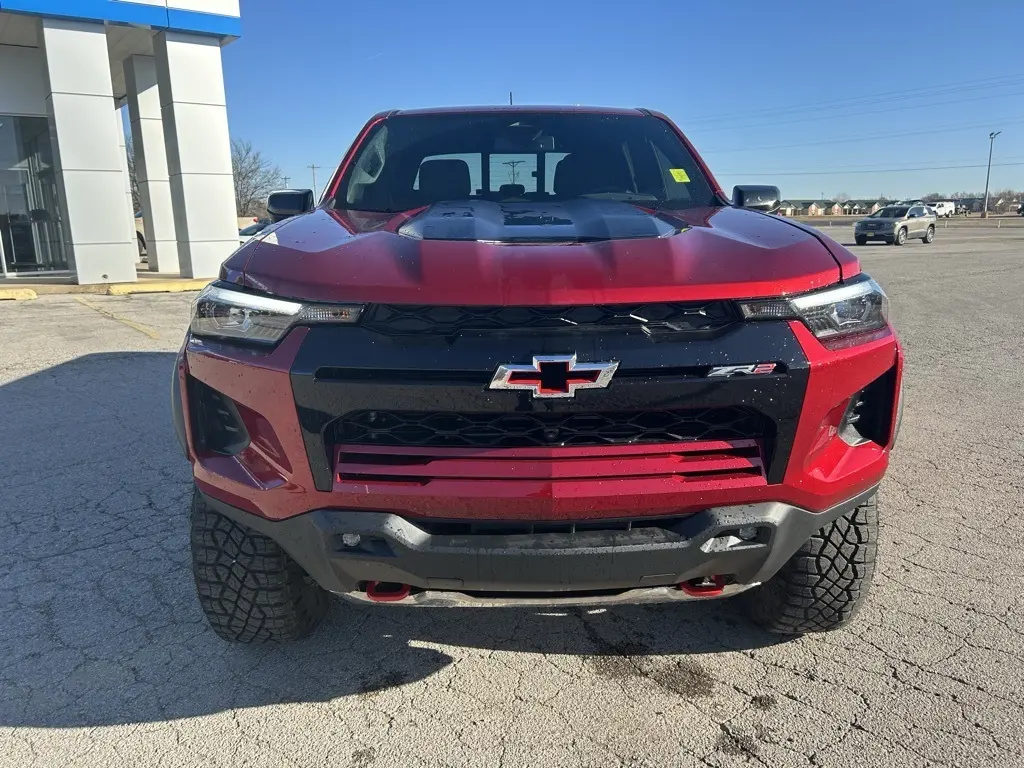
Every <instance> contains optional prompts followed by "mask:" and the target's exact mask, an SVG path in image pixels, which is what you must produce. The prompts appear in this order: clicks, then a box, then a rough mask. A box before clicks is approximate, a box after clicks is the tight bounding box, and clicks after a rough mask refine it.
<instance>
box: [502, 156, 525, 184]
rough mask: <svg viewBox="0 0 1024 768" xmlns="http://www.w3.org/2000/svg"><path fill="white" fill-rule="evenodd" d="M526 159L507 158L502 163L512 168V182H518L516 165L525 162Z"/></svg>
mask: <svg viewBox="0 0 1024 768" xmlns="http://www.w3.org/2000/svg"><path fill="white" fill-rule="evenodd" d="M525 162H526V161H525V160H506V161H505V162H504V163H502V165H507V166H508V167H509V168H511V169H512V183H513V184H515V183H516V166H517V165H519V164H520V163H525Z"/></svg>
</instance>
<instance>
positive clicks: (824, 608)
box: [742, 496, 878, 635]
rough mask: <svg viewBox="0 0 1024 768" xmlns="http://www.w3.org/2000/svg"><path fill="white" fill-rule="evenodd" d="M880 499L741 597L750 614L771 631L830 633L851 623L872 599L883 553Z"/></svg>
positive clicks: (824, 530)
mask: <svg viewBox="0 0 1024 768" xmlns="http://www.w3.org/2000/svg"><path fill="white" fill-rule="evenodd" d="M877 505H878V497H877V496H872V497H871V498H870V499H868V500H867V501H865V502H864V503H863V504H861V505H860V506H858V507H856V508H855V509H854V510H853V511H852V512H849V513H848V514H846V515H844V516H843V517H840V518H838V519H837V520H836V521H835V522H833V523H831V524H829V525H827V526H825V527H824V528H822V529H821V530H819V531H818V532H817V533H815V534H814V535H813V536H812V537H811V538H810V539H808V540H807V541H806V542H804V545H803V546H802V547H800V549H799V550H797V552H796V554H795V555H793V557H791V558H790V559H789V561H788V562H787V563H786V564H785V565H784V566H782V569H781V570H780V571H779V572H778V573H777V574H775V576H773V577H772V578H771V579H769V580H768V581H767V582H765V583H764V584H762V585H761V586H760V587H757V588H755V589H752V590H750V591H748V592H745V593H744V594H743V595H742V598H743V601H744V607H745V609H746V613H747V615H748V616H749V617H750V619H751V620H752V621H754V622H755V623H756V624H759V625H760V626H762V627H764V628H765V629H767V630H768V631H769V632H777V633H779V634H786V635H798V634H804V633H806V632H827V631H829V630H832V629H836V628H838V627H841V626H842V625H843V624H846V623H847V622H848V621H850V619H852V618H853V617H854V616H855V615H856V614H857V611H858V610H859V609H860V607H861V605H862V604H863V602H864V600H865V598H866V597H867V593H868V588H869V587H870V585H871V578H872V576H873V575H874V572H875V554H876V552H877V548H878V506H877Z"/></svg>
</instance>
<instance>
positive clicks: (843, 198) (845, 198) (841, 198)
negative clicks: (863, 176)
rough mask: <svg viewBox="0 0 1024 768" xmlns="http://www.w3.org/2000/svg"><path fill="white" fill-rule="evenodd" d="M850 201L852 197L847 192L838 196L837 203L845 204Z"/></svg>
mask: <svg viewBox="0 0 1024 768" xmlns="http://www.w3.org/2000/svg"><path fill="white" fill-rule="evenodd" d="M849 199H850V196H849V195H848V194H846V193H845V192H840V193H839V194H838V195H836V202H837V203H845V202H847V201H849Z"/></svg>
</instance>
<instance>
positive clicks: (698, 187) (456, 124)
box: [334, 111, 720, 212]
mask: <svg viewBox="0 0 1024 768" xmlns="http://www.w3.org/2000/svg"><path fill="white" fill-rule="evenodd" d="M580 198H591V199H603V200H617V201H623V202H633V203H636V204H637V205H640V206H645V207H651V208H659V209H682V208H693V207H698V206H711V205H719V204H720V202H719V201H718V200H717V198H716V197H715V195H714V193H713V192H712V191H711V186H710V184H709V183H708V181H707V179H706V178H705V176H704V174H703V173H701V171H700V169H699V168H698V166H697V163H696V161H695V159H694V157H693V155H691V154H690V152H689V151H688V150H687V149H686V146H685V145H684V144H683V142H682V141H681V140H680V139H679V137H678V136H677V135H676V134H675V132H674V131H673V130H672V129H671V128H670V127H669V126H668V125H666V123H665V122H664V121H662V120H660V119H658V118H656V117H647V116H644V115H636V116H633V115H609V114H579V113H544V112H537V113H533V112H525V111H524V112H509V113H480V112H477V113H468V112H467V113H463V114H444V115H398V116H395V117H392V118H388V119H387V120H384V121H382V122H381V123H380V124H378V125H377V126H376V127H375V128H374V130H373V131H372V132H371V133H370V135H369V136H368V137H367V138H366V140H365V141H364V142H363V143H362V146H361V147H360V148H359V150H358V152H357V155H356V157H355V159H354V161H353V162H352V164H351V165H350V166H349V169H348V171H347V172H346V174H345V176H344V177H343V178H342V180H341V184H340V186H339V189H338V192H337V194H336V195H335V197H334V206H335V207H336V208H344V209H353V210H362V211H382V212H399V211H407V210H411V209H414V208H419V207H421V206H427V205H432V204H434V203H439V202H442V201H456V200H471V201H475V200H490V201H494V202H561V201H565V200H574V199H580Z"/></svg>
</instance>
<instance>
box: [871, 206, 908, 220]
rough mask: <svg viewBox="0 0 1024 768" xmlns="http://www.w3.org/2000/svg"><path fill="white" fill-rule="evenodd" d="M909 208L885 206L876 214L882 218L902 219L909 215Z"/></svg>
mask: <svg viewBox="0 0 1024 768" xmlns="http://www.w3.org/2000/svg"><path fill="white" fill-rule="evenodd" d="M908 210H910V209H909V208H883V209H882V210H880V211H879V212H878V213H877V214H876V216H877V217H878V218H880V219H902V218H903V217H904V216H906V215H907V211H908Z"/></svg>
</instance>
